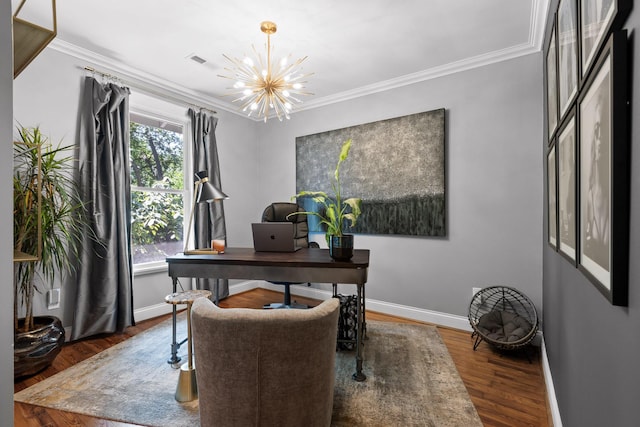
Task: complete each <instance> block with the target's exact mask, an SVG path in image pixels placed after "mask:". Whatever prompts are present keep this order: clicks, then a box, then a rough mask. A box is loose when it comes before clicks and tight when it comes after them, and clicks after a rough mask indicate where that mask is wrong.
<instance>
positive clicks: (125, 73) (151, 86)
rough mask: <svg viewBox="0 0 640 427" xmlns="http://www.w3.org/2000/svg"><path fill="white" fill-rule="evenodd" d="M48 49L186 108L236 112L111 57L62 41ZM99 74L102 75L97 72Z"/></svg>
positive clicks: (216, 101) (208, 97) (199, 94)
mask: <svg viewBox="0 0 640 427" xmlns="http://www.w3.org/2000/svg"><path fill="white" fill-rule="evenodd" d="M49 48H51V49H54V50H57V51H58V52H61V53H64V54H66V55H69V56H72V57H74V58H77V59H80V60H81V61H85V62H88V63H90V64H92V65H95V66H96V67H97V68H99V69H100V72H108V73H110V74H113V75H114V76H115V78H116V80H118V81H121V82H122V83H124V84H127V85H130V86H132V87H135V88H136V89H138V90H140V91H141V92H144V93H146V94H148V95H155V96H161V97H164V98H168V99H171V100H173V101H176V102H179V103H181V104H185V105H196V106H198V107H207V108H213V109H222V110H225V111H229V112H231V113H237V111H236V110H235V106H234V105H231V104H228V103H225V102H221V101H220V100H218V99H216V98H213V97H210V96H206V95H203V94H201V93H198V92H195V91H193V90H191V89H189V88H186V87H184V86H182V85H179V84H177V83H175V82H172V81H170V80H166V79H163V78H161V77H158V76H156V75H154V74H151V73H147V72H146V71H142V70H140V69H137V68H134V67H131V66H129V65H127V64H125V63H123V62H121V61H118V60H117V59H114V58H109V57H106V56H104V55H100V54H98V53H95V52H92V51H90V50H88V49H84V48H82V47H80V46H77V45H74V44H72V43H68V42H66V41H64V40H61V39H60V38H56V39H54V40H53V41H52V42H51V43H50V44H49V46H47V49H49ZM88 72H89V71H88ZM98 74H100V73H99V72H98Z"/></svg>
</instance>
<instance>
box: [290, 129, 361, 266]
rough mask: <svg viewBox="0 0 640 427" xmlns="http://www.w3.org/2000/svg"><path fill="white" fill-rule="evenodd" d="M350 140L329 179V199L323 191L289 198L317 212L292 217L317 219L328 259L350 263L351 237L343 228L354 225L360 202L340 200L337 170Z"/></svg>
mask: <svg viewBox="0 0 640 427" xmlns="http://www.w3.org/2000/svg"><path fill="white" fill-rule="evenodd" d="M351 143H352V140H351V139H348V140H346V141H345V142H344V143H343V144H342V148H341V149H340V156H339V157H338V163H337V164H336V168H335V170H334V172H333V177H332V179H331V189H332V190H333V195H332V196H330V195H329V194H327V193H326V192H324V191H307V190H303V191H300V192H299V193H298V194H296V195H295V196H293V197H292V199H296V198H305V197H307V198H310V199H311V200H313V201H314V202H315V203H316V204H317V205H318V206H319V208H320V209H319V210H318V211H304V212H296V213H294V214H293V215H296V214H300V215H313V216H315V217H317V218H318V220H319V221H320V224H322V225H323V226H324V227H325V229H326V230H325V239H326V240H327V245H328V246H329V250H330V252H331V256H332V257H333V258H336V259H350V258H351V256H352V255H353V235H352V234H347V233H345V232H344V228H345V225H346V224H348V226H349V227H353V226H355V225H356V222H357V221H358V217H359V216H360V213H361V212H362V211H361V205H362V200H361V199H360V198H358V197H350V198H348V199H343V198H342V191H341V186H340V166H341V165H342V163H343V162H344V161H345V160H346V159H347V157H348V156H349V150H350V149H351Z"/></svg>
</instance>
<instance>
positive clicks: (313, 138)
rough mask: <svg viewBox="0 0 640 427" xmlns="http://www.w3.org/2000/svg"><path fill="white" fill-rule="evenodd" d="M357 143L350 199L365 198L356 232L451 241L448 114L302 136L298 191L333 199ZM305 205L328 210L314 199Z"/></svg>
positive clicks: (346, 188) (345, 193) (347, 188)
mask: <svg viewBox="0 0 640 427" xmlns="http://www.w3.org/2000/svg"><path fill="white" fill-rule="evenodd" d="M349 138H351V139H352V140H353V144H352V146H351V151H350V152H349V158H348V159H347V161H345V162H344V163H343V164H342V166H341V169H340V176H341V180H340V184H341V186H342V197H343V198H347V197H360V198H361V199H362V214H361V215H360V217H359V218H358V223H357V224H356V226H355V227H353V228H349V229H348V232H351V233H362V234H397V235H413V236H433V237H436V236H438V237H440V236H446V235H447V229H446V197H445V109H444V108H441V109H438V110H432V111H426V112H422V113H416V114H410V115H407V116H401V117H396V118H391V119H387V120H380V121H376V122H372V123H365V124H360V125H356V126H351V127H347V128H342V129H336V130H331V131H327V132H322V133H317V134H313V135H306V136H300V137H297V138H296V192H300V191H301V190H314V191H324V192H327V193H328V194H333V191H332V189H331V179H330V178H331V176H333V171H334V169H335V159H337V158H338V155H339V153H340V147H341V146H342V143H343V142H344V141H346V140H347V139H349ZM298 203H300V204H301V205H302V206H303V207H304V209H305V210H307V211H316V210H318V209H321V207H320V206H317V204H315V203H314V201H313V200H312V199H311V198H301V199H298ZM308 219H309V229H310V230H311V231H314V232H315V231H321V230H320V227H319V224H317V222H316V219H317V218H316V217H315V216H309V217H308Z"/></svg>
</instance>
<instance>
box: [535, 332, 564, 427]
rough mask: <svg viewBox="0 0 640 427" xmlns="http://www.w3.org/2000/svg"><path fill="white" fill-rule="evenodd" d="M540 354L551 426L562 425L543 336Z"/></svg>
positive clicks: (559, 426) (560, 426)
mask: <svg viewBox="0 0 640 427" xmlns="http://www.w3.org/2000/svg"><path fill="white" fill-rule="evenodd" d="M540 356H541V357H542V373H543V375H544V383H545V385H546V387H547V400H548V401H549V410H550V411H551V419H552V421H553V427H562V419H561V417H560V408H558V400H557V399H556V389H555V387H554V386H553V376H552V375H551V367H550V366H549V359H548V358H547V347H546V346H545V344H544V337H543V338H542V343H541V344H540Z"/></svg>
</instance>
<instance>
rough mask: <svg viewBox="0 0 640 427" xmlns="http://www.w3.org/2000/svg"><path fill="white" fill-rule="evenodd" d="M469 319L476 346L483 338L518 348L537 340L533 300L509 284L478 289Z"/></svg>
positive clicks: (470, 309) (508, 347)
mask: <svg viewBox="0 0 640 427" xmlns="http://www.w3.org/2000/svg"><path fill="white" fill-rule="evenodd" d="M469 323H470V324H471V327H472V328H473V333H472V334H471V337H472V338H475V342H474V344H473V349H474V350H475V349H477V348H478V345H479V344H480V343H481V342H482V341H483V340H484V341H486V342H487V343H489V344H490V345H492V346H495V347H497V348H498V349H501V350H515V349H518V348H520V347H523V346H525V345H527V344H529V343H530V342H531V341H532V340H533V338H534V337H535V335H536V333H537V332H538V326H539V325H538V314H537V312H536V308H535V306H534V305H533V302H531V300H530V299H529V298H528V297H527V296H526V295H524V294H523V293H521V292H520V291H518V290H517V289H514V288H511V287H508V286H490V287H488V288H483V289H481V290H480V291H478V292H477V293H476V294H475V295H474V296H473V298H472V299H471V303H470V304H469Z"/></svg>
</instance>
